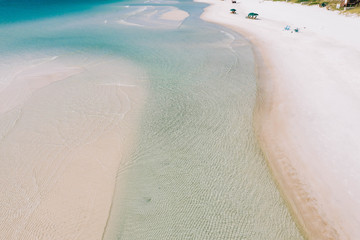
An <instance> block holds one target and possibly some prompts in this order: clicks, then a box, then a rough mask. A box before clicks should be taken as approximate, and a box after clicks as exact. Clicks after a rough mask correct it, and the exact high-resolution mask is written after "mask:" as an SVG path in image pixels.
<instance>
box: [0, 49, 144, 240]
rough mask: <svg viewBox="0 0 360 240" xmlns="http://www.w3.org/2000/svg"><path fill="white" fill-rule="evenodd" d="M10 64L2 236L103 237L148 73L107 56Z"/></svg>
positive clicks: (3, 127) (0, 121)
mask: <svg viewBox="0 0 360 240" xmlns="http://www.w3.org/2000/svg"><path fill="white" fill-rule="evenodd" d="M32 55H36V54H29V55H27V56H16V57H12V58H7V59H5V58H2V59H1V69H0V71H1V73H2V76H4V77H3V78H2V79H1V82H0V84H1V85H0V86H1V88H0V99H1V103H0V133H1V135H0V159H1V162H0V183H1V186H2V189H1V199H2V200H1V202H2V206H1V208H0V215H1V220H0V235H1V238H2V239H53V240H55V239H59V240H60V239H61V240H64V239H87V240H89V239H94V240H95V239H97V240H98V239H101V238H102V234H103V231H104V229H105V226H106V222H107V218H108V215H109V211H110V207H111V202H112V197H113V192H114V187H115V182H116V174H117V171H118V168H119V167H121V166H124V165H126V156H127V154H128V152H129V151H130V149H131V146H132V142H133V140H134V134H135V132H136V126H137V121H138V115H139V110H140V108H141V105H142V102H143V100H144V90H143V89H144V88H143V84H144V81H145V74H144V73H143V72H142V71H141V70H140V69H139V68H137V67H136V66H133V65H132V64H131V63H129V62H127V61H124V60H122V59H116V58H109V57H103V56H85V57H84V56H83V57H74V56H42V57H33V56H32Z"/></svg>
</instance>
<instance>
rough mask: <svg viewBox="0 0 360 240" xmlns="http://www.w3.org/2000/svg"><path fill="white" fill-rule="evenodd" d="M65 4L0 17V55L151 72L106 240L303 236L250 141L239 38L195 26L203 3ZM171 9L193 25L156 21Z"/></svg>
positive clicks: (250, 92) (252, 84) (247, 57)
mask: <svg viewBox="0 0 360 240" xmlns="http://www.w3.org/2000/svg"><path fill="white" fill-rule="evenodd" d="M79 2H80V1H79ZM67 4H68V5H67V6H66V8H64V9H65V10H64V9H62V10H61V11H60V10H59V11H55V13H54V14H51V13H50V12H49V10H48V9H47V8H41V14H40V15H39V16H37V15H36V14H35V13H36V11H35V10H34V11H35V13H34V12H31V11H27V12H26V14H25V15H24V14H19V16H18V17H16V16H13V17H12V19H11V21H8V20H3V21H2V22H1V23H2V25H1V26H0V28H1V30H2V32H3V36H2V37H1V38H2V42H1V44H0V51H2V53H3V54H6V55H12V54H15V55H21V54H24V53H26V54H29V53H31V52H34V51H35V52H41V54H47V55H50V56H51V55H53V54H56V55H66V56H80V57H81V56H84V55H86V54H95V55H96V54H100V55H105V56H106V55H109V56H111V57H119V58H122V59H126V60H129V61H131V62H132V63H134V64H136V65H137V66H139V67H140V68H142V69H144V71H145V72H146V73H147V74H148V78H149V81H148V82H146V84H145V83H144V87H146V88H147V89H146V91H147V96H146V103H145V104H144V108H143V112H142V117H141V122H140V126H139V130H138V131H137V134H136V136H137V138H136V139H137V140H136V142H135V144H134V149H133V151H132V153H131V155H130V157H128V158H127V159H126V162H125V163H124V165H121V166H120V170H119V172H118V177H117V186H116V189H115V195H114V199H113V204H112V208H111V212H110V216H109V219H108V222H107V226H106V229H105V232H104V235H103V239H104V240H115V239H125V240H127V239H130V240H132V239H134V240H135V239H144V240H150V239H251V240H257V239H259V240H265V239H266V240H270V239H271V240H281V239H283V240H289V239H302V237H301V235H300V233H299V231H298V229H297V228H296V226H295V224H294V222H293V220H292V218H291V217H290V214H289V211H288V209H287V208H286V206H285V203H284V201H283V200H282V198H281V196H280V194H279V191H278V190H277V189H276V186H275V184H274V182H273V179H272V178H271V175H270V173H269V170H268V168H267V166H266V162H265V160H264V158H263V155H262V153H261V150H260V149H259V146H258V145H257V142H256V139H255V136H254V133H253V128H252V114H253V108H254V104H255V96H256V76H255V63H254V56H253V52H252V50H251V46H250V44H249V43H248V42H247V41H246V40H244V39H243V38H242V37H241V36H239V35H238V34H236V33H234V32H232V31H230V30H228V29H225V28H223V27H220V26H216V25H213V24H209V23H205V22H203V21H202V20H200V18H199V17H200V14H201V12H202V11H203V8H204V7H205V5H202V4H197V3H193V2H191V1H183V2H170V1H168V2H160V3H156V2H146V3H142V2H139V1H137V2H130V1H128V2H118V3H109V4H95V3H94V1H92V2H91V4H90V3H89V4H84V3H83V1H82V3H81V4H76V7H74V9H75V10H74V9H71V4H70V5H69V3H67ZM144 7H146V9H145V10H144V9H143V8H144ZM169 7H178V8H180V9H182V10H185V11H187V12H188V13H189V14H190V16H189V17H188V18H187V19H186V20H185V21H184V22H176V23H174V22H171V21H165V20H159V18H158V16H159V12H166V11H168V10H169ZM6 8H7V9H8V8H9V7H8V6H7V7H3V9H1V11H3V12H6ZM11 8H12V9H14V6H11ZM30 8H31V7H30ZM53 9H57V8H56V7H53ZM66 9H70V10H66ZM139 9H140V10H141V9H143V10H142V11H140V10H139ZM22 11H24V10H22ZM137 11H138V12H137ZM136 12H137V13H136ZM151 14H153V15H151ZM150 15H151V17H148V16H150ZM119 20H124V21H126V23H131V24H132V25H131V24H127V25H126V24H119V23H118V21H119ZM134 24H136V25H140V26H135V25H134ZM5 35H6V37H4V36H5ZM111 77H112V78H113V79H116V77H117V76H111ZM89 81H98V80H97V79H92V78H89Z"/></svg>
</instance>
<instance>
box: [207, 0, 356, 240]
mask: <svg viewBox="0 0 360 240" xmlns="http://www.w3.org/2000/svg"><path fill="white" fill-rule="evenodd" d="M201 1H202V2H206V3H210V4H212V5H211V6H210V7H208V8H206V10H205V13H204V14H203V15H202V18H203V19H205V20H207V21H210V22H214V23H219V24H222V25H225V26H228V27H230V28H232V29H234V30H236V31H239V32H240V33H242V34H243V35H245V36H246V37H247V38H248V39H249V40H250V41H251V42H252V43H254V45H255V49H254V50H255V52H256V53H257V54H258V60H259V61H258V63H259V66H258V67H259V68H258V69H259V77H260V80H259V83H258V109H257V111H256V114H255V119H256V130H257V133H258V137H259V140H260V143H261V145H262V148H263V150H264V152H265V154H266V155H267V158H268V160H269V165H270V167H271V168H272V170H273V173H274V175H275V177H276V179H277V180H278V183H279V185H280V187H281V190H282V191H283V193H284V195H285V197H286V199H287V200H288V203H289V205H290V206H291V209H292V210H293V212H294V214H295V216H296V218H297V220H298V222H299V224H300V226H301V227H302V228H303V230H304V232H305V234H306V235H307V236H308V238H309V239H316V240H320V239H324V240H325V239H326V240H329V239H359V238H360V229H359V227H358V226H359V225H360V204H359V199H360V187H359V186H360V177H359V174H358V172H359V171H360V164H359V161H358V158H359V154H360V153H359V149H360V141H359V136H360V127H359V125H358V123H359V119H360V110H359V109H360V108H359V106H360V99H359V98H358V92H359V90H360V82H359V81H358V79H359V77H358V76H359V74H360V70H359V68H358V63H359V62H360V47H359V45H358V42H360V35H359V34H356V29H359V26H360V18H358V17H353V16H343V15H339V14H338V13H336V12H331V11H327V10H326V9H320V8H318V7H317V6H313V7H309V6H301V5H296V4H289V3H284V2H282V3H280V2H267V1H266V2H264V1H251V0H242V1H240V2H239V3H237V4H231V2H230V1H225V2H223V1H215V0H205V1H203V0H201ZM230 8H236V9H237V14H230V13H229V9H230ZM249 12H257V13H259V19H258V20H250V19H247V18H245V17H246V16H247V14H248V13H249ZM286 25H289V26H290V30H289V31H286V30H284V27H285V26H286ZM295 28H298V29H299V32H298V33H296V32H295V31H294V29H295Z"/></svg>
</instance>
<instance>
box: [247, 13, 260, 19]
mask: <svg viewBox="0 0 360 240" xmlns="http://www.w3.org/2000/svg"><path fill="white" fill-rule="evenodd" d="M258 15H259V14H257V13H253V12H251V13H249V14H248V18H251V19H256V18H257V16H258Z"/></svg>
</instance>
